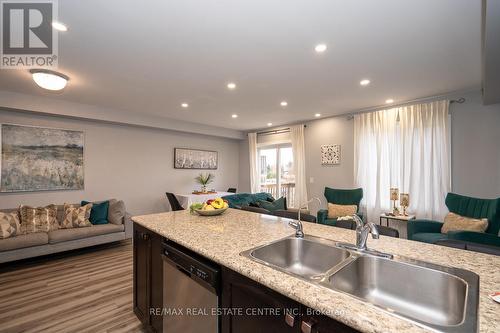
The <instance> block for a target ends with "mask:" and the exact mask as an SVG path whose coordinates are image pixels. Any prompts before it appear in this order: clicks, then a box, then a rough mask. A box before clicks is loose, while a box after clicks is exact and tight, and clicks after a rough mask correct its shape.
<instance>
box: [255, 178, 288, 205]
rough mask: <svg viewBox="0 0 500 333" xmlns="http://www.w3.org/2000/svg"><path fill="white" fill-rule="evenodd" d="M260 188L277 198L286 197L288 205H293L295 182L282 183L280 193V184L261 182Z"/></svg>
mask: <svg viewBox="0 0 500 333" xmlns="http://www.w3.org/2000/svg"><path fill="white" fill-rule="evenodd" d="M260 188H261V190H262V192H267V193H269V194H271V195H272V196H273V197H275V198H276V199H278V198H280V197H285V198H286V203H287V206H292V205H293V203H294V201H295V183H285V184H281V187H280V191H279V193H278V184H261V185H260Z"/></svg>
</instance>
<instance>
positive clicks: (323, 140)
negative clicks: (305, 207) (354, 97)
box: [305, 117, 354, 211]
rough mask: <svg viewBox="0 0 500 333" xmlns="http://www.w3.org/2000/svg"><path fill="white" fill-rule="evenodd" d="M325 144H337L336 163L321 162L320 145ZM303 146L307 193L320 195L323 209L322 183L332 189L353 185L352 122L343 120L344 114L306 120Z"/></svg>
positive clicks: (315, 195)
mask: <svg viewBox="0 0 500 333" xmlns="http://www.w3.org/2000/svg"><path fill="white" fill-rule="evenodd" d="M329 144H340V145H341V148H340V149H341V151H340V154H341V162H340V164H338V165H328V166H326V165H321V151H320V146H322V145H329ZM305 146H306V156H307V159H306V173H307V192H308V196H309V198H313V197H318V198H320V199H321V201H322V203H323V207H325V208H326V202H325V197H324V195H323V192H324V190H325V186H328V187H334V188H353V186H354V133H353V121H352V120H347V118H346V117H334V118H326V119H321V120H316V121H312V122H310V123H308V124H307V128H306V132H305ZM311 178H313V179H311ZM311 180H313V182H311ZM316 208H317V207H311V210H313V211H316Z"/></svg>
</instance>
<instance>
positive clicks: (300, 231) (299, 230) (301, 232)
mask: <svg viewBox="0 0 500 333" xmlns="http://www.w3.org/2000/svg"><path fill="white" fill-rule="evenodd" d="M314 200H317V201H318V203H319V205H320V206H321V200H320V199H319V198H312V199H311V200H309V201H307V202H306V203H304V204H302V205H301V206H300V207H299V211H298V213H297V222H294V221H290V222H288V225H289V226H291V227H292V228H295V237H297V238H304V229H303V228H302V221H301V220H300V211H301V209H302V208H307V205H308V204H310V203H311V202H313V201H314Z"/></svg>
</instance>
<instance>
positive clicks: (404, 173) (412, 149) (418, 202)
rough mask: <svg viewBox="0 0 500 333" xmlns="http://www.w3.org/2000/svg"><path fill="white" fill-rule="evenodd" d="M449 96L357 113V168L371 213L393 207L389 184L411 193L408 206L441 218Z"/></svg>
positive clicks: (445, 189)
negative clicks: (434, 100) (444, 99)
mask: <svg viewBox="0 0 500 333" xmlns="http://www.w3.org/2000/svg"><path fill="white" fill-rule="evenodd" d="M448 107H449V101H437V102H432V103H426V104H418V105H410V106H403V107H399V108H393V109H389V110H382V111H377V112H371V113H365V114H359V115H356V116H354V150H355V151H354V159H355V160H354V168H355V170H354V174H355V178H356V183H357V185H358V186H359V187H362V188H363V191H364V198H363V203H364V205H365V208H366V211H367V215H368V218H369V220H370V221H374V222H375V221H378V219H379V215H380V214H381V213H383V212H387V211H391V201H390V198H389V189H390V188H391V187H397V188H399V191H400V193H401V192H402V193H409V194H410V207H409V211H410V212H411V213H414V214H416V215H417V217H418V218H429V219H438V220H439V219H442V218H443V217H444V215H445V214H446V212H447V209H446V206H445V204H444V199H445V197H446V194H447V193H448V192H449V191H450V186H451V185H450V165H449V152H450V148H449V128H448V126H449V125H448Z"/></svg>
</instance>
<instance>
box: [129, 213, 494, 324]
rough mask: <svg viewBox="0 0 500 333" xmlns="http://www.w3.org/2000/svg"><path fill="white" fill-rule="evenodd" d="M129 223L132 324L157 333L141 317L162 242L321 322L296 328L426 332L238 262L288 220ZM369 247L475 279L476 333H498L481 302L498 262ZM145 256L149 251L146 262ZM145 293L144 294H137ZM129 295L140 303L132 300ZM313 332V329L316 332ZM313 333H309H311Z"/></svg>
mask: <svg viewBox="0 0 500 333" xmlns="http://www.w3.org/2000/svg"><path fill="white" fill-rule="evenodd" d="M133 221H134V222H135V229H136V232H135V233H134V259H135V260H134V274H135V275H137V276H134V288H135V289H136V290H135V292H134V296H135V297H136V298H139V299H135V300H134V308H135V311H136V314H137V315H138V317H139V318H140V319H141V320H142V321H143V322H145V323H146V325H149V326H151V327H153V328H155V327H156V328H158V327H161V324H160V319H159V318H158V316H148V314H147V313H144V312H146V311H147V306H149V307H162V303H161V292H160V293H158V289H160V290H161V285H162V282H161V272H160V271H161V268H160V266H161V258H160V256H161V242H162V240H164V239H168V240H170V241H172V242H175V243H177V244H179V245H181V246H183V247H185V248H187V249H189V250H191V251H193V252H195V253H197V254H199V255H201V256H203V257H205V258H207V259H209V260H211V261H213V262H215V263H217V264H219V265H220V266H222V267H223V269H224V270H223V272H225V273H224V274H225V276H226V277H229V278H230V279H232V280H231V282H234V281H236V282H238V281H242V282H243V283H248V284H249V285H252V288H253V289H254V290H258V288H255V286H261V287H262V288H263V289H259V290H260V292H262V291H263V294H266V293H267V292H266V290H267V289H268V290H269V292H268V293H269V294H272V293H276V295H277V296H278V298H279V296H280V295H281V296H282V297H283V302H282V303H283V304H284V303H287V302H289V301H288V300H290V302H291V306H292V307H293V306H294V305H295V304H300V305H301V306H303V309H307V310H308V311H309V310H316V311H318V312H320V313H322V314H324V315H323V316H319V315H318V316H313V315H311V316H309V317H307V316H306V315H305V313H300V314H298V317H297V318H296V319H298V322H303V321H307V322H311V321H312V323H313V324H318V325H322V322H323V319H324V318H326V317H328V318H331V319H332V321H331V322H327V324H326V325H333V326H335V329H338V331H339V332H344V331H345V332H348V331H352V332H354V331H359V332H373V333H375V332H403V333H409V332H412V333H413V332H433V331H432V330H431V329H429V328H427V327H422V326H421V325H417V324H416V323H414V322H412V321H408V320H405V319H402V318H400V317H398V316H395V315H393V314H391V313H389V312H388V311H384V310H382V309H380V308H378V307H376V306H373V305H372V304H370V303H368V302H364V301H362V300H360V299H357V298H354V297H352V296H350V295H348V294H345V293H341V292H337V291H335V290H332V289H329V288H326V287H323V286H320V285H318V284H314V283H311V282H309V281H306V280H304V279H300V278H297V277H294V276H292V275H289V274H286V273H283V272H280V271H278V270H276V269H273V268H271V267H268V266H266V265H262V264H260V263H257V262H255V261H253V260H251V259H249V258H247V257H244V256H242V255H240V253H241V252H243V251H247V250H249V249H251V248H253V247H256V246H259V245H263V244H266V243H270V242H273V241H276V240H279V239H281V238H284V237H287V236H290V235H293V234H294V230H293V229H292V228H290V227H289V226H288V221H289V220H287V219H281V218H278V217H274V216H268V215H260V214H255V213H250V212H245V211H240V210H234V209H229V210H228V211H226V212H225V213H224V214H223V215H221V216H214V217H200V216H196V215H191V214H189V212H188V211H177V212H169V213H162V214H154V215H145V216H136V217H133ZM304 232H305V234H306V235H311V236H317V237H322V238H326V239H331V240H335V241H338V242H348V243H353V242H354V241H355V232H354V231H352V230H347V229H341V228H335V227H330V226H325V225H318V224H313V223H304ZM151 240H154V241H151ZM141 242H144V244H142V243H141ZM141 244H142V245H141ZM368 247H369V248H371V249H375V250H378V251H381V252H385V253H391V254H393V255H394V256H395V257H398V256H404V257H409V258H413V259H417V260H421V261H426V262H430V263H434V264H438V265H443V266H450V267H457V268H462V269H466V270H469V271H472V272H474V273H476V274H478V275H479V277H480V289H479V312H478V331H479V332H482V333H493V332H498V330H499V328H500V316H499V315H498V314H499V313H500V305H499V304H497V303H495V302H494V301H492V300H491V299H489V297H488V294H490V293H492V292H493V291H499V290H500V258H498V257H495V256H491V255H486V254H479V253H473V252H467V251H462V250H457V249H452V248H446V247H440V246H435V245H430V244H425V243H418V242H413V241H408V240H404V239H396V238H389V237H384V236H381V237H380V239H378V240H375V239H369V240H368ZM145 249H146V250H148V251H149V252H148V253H150V254H151V255H150V256H148V255H147V253H146V252H145V251H146V250H145ZM136 266H137V267H136ZM141 274H142V275H143V276H142V278H141V276H140V275H141ZM144 274H149V276H144ZM224 274H223V277H224ZM233 278H234V279H233ZM222 283H223V285H224V287H223V290H222V293H223V295H222V299H223V302H224V297H225V296H224V290H226V289H225V288H226V285H227V283H228V281H224V280H223V282H222ZM253 284H255V285H253ZM408 287H409V288H411V286H408ZM144 288H146V289H147V292H144V290H143V289H144ZM148 288H149V289H148ZM136 291H137V292H138V295H139V296H137V295H136ZM148 302H149V303H148ZM138 304H139V306H137V305H138ZM285 305H286V304H285ZM138 308H139V309H138ZM141 308H142V311H141V310H140V309H141ZM292 319H293V318H292ZM285 320H286V318H285ZM155 323H156V324H155ZM337 323H338V325H337ZM228 326H230V323H229V320H225V319H223V321H222V332H231V331H232V330H231V327H228ZM289 326H290V327H291V328H294V327H299V326H301V325H300V324H297V323H296V322H295V323H293V322H292V325H289ZM317 327H318V326H315V329H317ZM349 328H350V329H349ZM314 331H315V330H314V329H313V330H312V332H314ZM317 331H320V332H329V331H331V332H333V331H334V330H328V329H327V330H317ZM291 332H292V331H291ZM293 332H300V330H297V331H295V330H293Z"/></svg>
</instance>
